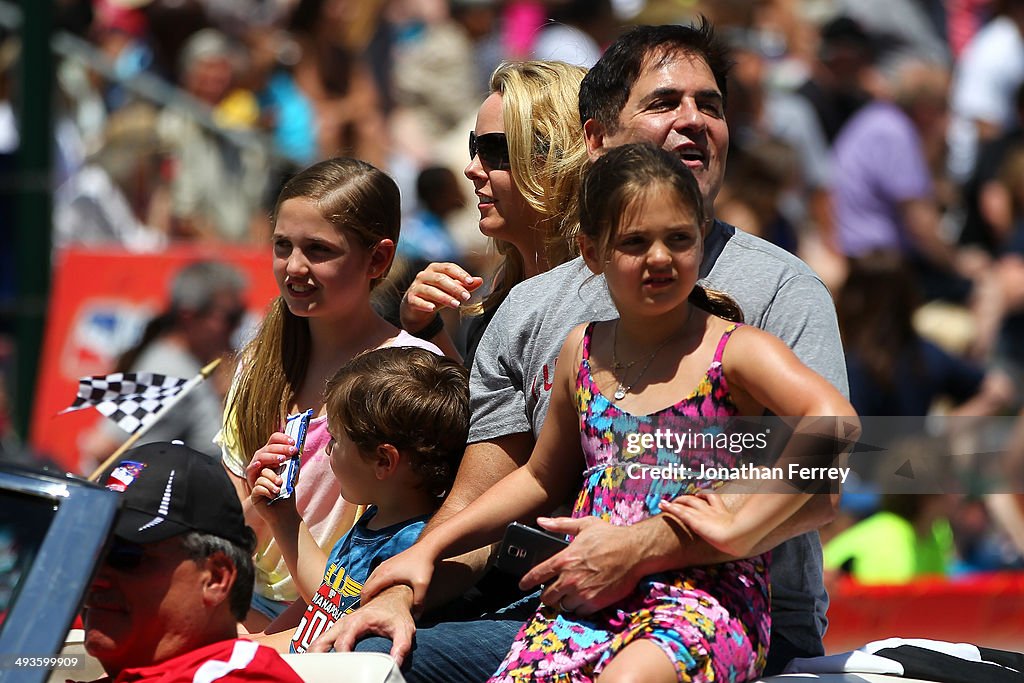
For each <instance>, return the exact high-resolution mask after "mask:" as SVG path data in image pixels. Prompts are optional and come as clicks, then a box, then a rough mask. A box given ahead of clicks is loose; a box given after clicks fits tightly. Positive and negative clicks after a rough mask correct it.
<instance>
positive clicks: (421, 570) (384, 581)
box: [359, 542, 437, 616]
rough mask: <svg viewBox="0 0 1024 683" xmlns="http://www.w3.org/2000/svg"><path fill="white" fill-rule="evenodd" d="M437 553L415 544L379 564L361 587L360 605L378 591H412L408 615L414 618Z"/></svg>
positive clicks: (418, 612) (420, 544)
mask: <svg viewBox="0 0 1024 683" xmlns="http://www.w3.org/2000/svg"><path fill="white" fill-rule="evenodd" d="M436 562H437V553H435V552H434V551H433V550H431V549H430V547H429V546H428V545H427V544H425V543H423V542H420V543H417V544H416V545H414V546H412V547H411V548H409V549H408V550H406V551H404V552H402V553H399V554H398V555H395V556H394V557H392V558H390V559H388V560H385V561H384V562H381V563H380V564H379V565H378V566H377V568H376V569H374V570H373V573H372V574H370V577H369V578H368V579H367V580H366V583H364V584H363V589H362V590H361V591H360V594H359V595H360V597H359V600H360V602H362V603H363V604H365V603H367V602H369V601H370V600H373V598H374V597H376V596H377V595H378V594H379V593H380V592H381V591H383V590H385V589H387V588H390V587H392V586H399V585H404V586H409V587H410V588H412V614H413V615H414V616H418V615H419V614H420V612H421V611H422V610H423V601H424V599H425V598H426V595H427V588H428V587H429V586H430V579H431V578H432V577H433V575H434V564H435V563H436Z"/></svg>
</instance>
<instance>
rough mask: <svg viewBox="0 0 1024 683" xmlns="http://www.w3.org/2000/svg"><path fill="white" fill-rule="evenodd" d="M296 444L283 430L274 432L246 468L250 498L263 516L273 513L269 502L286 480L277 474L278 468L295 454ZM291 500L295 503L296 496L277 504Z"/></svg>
mask: <svg viewBox="0 0 1024 683" xmlns="http://www.w3.org/2000/svg"><path fill="white" fill-rule="evenodd" d="M295 453H296V450H295V444H294V441H293V440H292V438H291V437H290V436H288V435H286V434H284V433H283V432H274V433H273V434H271V435H270V439H269V440H267V445H266V446H264V447H263V448H261V449H259V450H258V451H256V453H255V454H254V455H253V456H252V461H251V462H250V463H249V465H248V466H247V467H246V468H245V479H246V481H247V482H248V483H249V489H250V493H249V500H250V501H251V502H252V505H253V507H254V508H255V509H256V511H257V512H258V513H259V514H260V516H262V517H270V516H272V515H273V512H272V511H273V509H274V508H271V507H268V505H267V503H269V502H270V501H271V500H273V499H274V497H275V496H277V494H278V493H280V492H281V486H283V484H284V482H283V480H282V479H281V477H280V476H278V474H277V469H278V468H279V467H280V466H281V464H282V463H284V461H286V460H288V458H290V457H292V456H293V455H295ZM285 502H290V503H291V505H292V506H294V505H295V498H294V496H293V497H292V498H289V499H285V500H284V501H280V502H278V503H277V505H283V504H284V503H285Z"/></svg>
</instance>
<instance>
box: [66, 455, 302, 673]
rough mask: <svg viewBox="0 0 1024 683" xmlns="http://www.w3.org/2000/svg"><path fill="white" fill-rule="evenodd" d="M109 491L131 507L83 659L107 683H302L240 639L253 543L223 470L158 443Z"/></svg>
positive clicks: (110, 479)
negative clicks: (93, 663) (88, 658)
mask: <svg viewBox="0 0 1024 683" xmlns="http://www.w3.org/2000/svg"><path fill="white" fill-rule="evenodd" d="M100 481H101V482H104V483H105V484H106V486H107V488H109V489H111V490H114V491H119V492H121V494H122V495H123V496H124V499H125V500H124V505H123V507H122V510H121V515H120V517H119V518H118V521H117V524H116V526H115V528H114V537H113V541H112V544H111V547H110V549H109V551H108V552H107V556H106V559H105V560H104V563H103V565H102V566H101V567H100V569H99V571H98V572H97V575H96V579H95V580H94V581H93V584H92V586H91V587H90V589H89V592H88V593H87V594H86V597H85V649H86V651H87V652H88V653H89V654H90V655H92V656H93V657H95V658H96V659H98V660H99V662H100V663H101V664H102V665H103V669H104V670H105V671H106V672H107V678H105V679H101V680H104V681H113V682H119V681H132V682H133V683H144V682H145V681H157V680H171V679H172V678H173V680H204V681H243V680H244V681H268V682H269V681H284V682H286V683H301V679H300V678H299V677H298V675H297V674H296V673H295V672H294V671H292V669H291V668H290V667H289V666H288V665H287V664H285V662H284V660H282V659H281V658H280V656H279V655H278V654H277V653H276V652H274V651H273V650H271V649H269V648H266V647H261V646H259V645H257V644H256V643H254V642H252V641H249V640H240V639H238V638H237V634H238V623H239V622H240V621H241V620H243V619H244V618H245V615H246V612H247V611H248V610H249V602H250V600H251V599H252V586H253V577H254V571H253V565H252V551H253V549H254V547H255V544H256V537H255V535H254V534H253V532H252V529H250V528H249V527H247V526H246V525H245V519H244V518H243V516H242V506H241V504H240V503H239V502H238V497H237V496H236V495H235V492H234V487H233V486H232V485H231V482H230V481H228V478H227V475H226V474H225V473H224V470H223V468H222V467H221V466H220V463H217V462H215V461H214V460H212V459H211V458H209V457H207V456H205V455H203V454H202V453H199V452H197V451H194V450H192V449H191V448H188V447H186V446H183V445H180V444H176V443H152V444H147V445H145V446H140V447H138V448H135V449H133V450H130V451H128V452H127V453H125V455H124V458H123V459H122V460H121V461H120V462H118V463H117V464H115V465H113V466H112V467H111V468H110V469H109V470H107V472H105V473H104V474H103V476H102V477H101V478H100Z"/></svg>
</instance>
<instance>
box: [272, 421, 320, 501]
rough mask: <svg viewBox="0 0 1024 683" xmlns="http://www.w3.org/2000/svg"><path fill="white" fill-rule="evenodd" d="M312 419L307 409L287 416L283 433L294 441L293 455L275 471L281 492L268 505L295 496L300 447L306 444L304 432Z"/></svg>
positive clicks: (300, 453)
mask: <svg viewBox="0 0 1024 683" xmlns="http://www.w3.org/2000/svg"><path fill="white" fill-rule="evenodd" d="M311 417H313V410H312V409H309V410H307V411H305V412H303V413H296V414H294V415H289V416H288V419H287V420H285V423H284V433H285V434H287V435H288V436H290V437H292V439H293V440H294V441H295V455H293V456H292V457H290V458H288V460H287V461H286V462H285V463H284V464H283V465H281V467H280V468H279V469H278V470H277V473H278V475H280V477H281V478H282V479H283V480H284V481H283V482H282V483H281V492H280V493H278V494H277V495H276V496H274V498H273V499H272V500H271V501H270V503H268V504H269V505H273V504H274V503H276V502H277V501H279V500H283V499H285V498H291V497H292V496H293V495H294V494H295V482H296V481H297V480H298V478H299V456H301V455H302V447H303V446H304V445H305V444H306V430H307V429H308V428H309V420H310V418H311Z"/></svg>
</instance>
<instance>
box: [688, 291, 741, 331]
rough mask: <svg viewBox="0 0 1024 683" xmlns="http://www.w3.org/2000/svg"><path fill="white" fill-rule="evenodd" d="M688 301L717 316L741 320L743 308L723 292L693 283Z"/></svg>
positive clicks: (738, 321) (736, 320) (734, 320)
mask: <svg viewBox="0 0 1024 683" xmlns="http://www.w3.org/2000/svg"><path fill="white" fill-rule="evenodd" d="M688 301H689V302H690V303H691V304H693V305H694V306H696V307H697V308H700V309H703V310H705V311H707V312H708V313H710V314H711V315H717V316H718V317H719V318H723V319H725V320H730V321H732V322H734V323H741V322H743V310H742V309H741V308H740V305H739V304H737V303H736V302H735V301H734V300H733V298H732V297H731V296H729V295H728V294H726V293H725V292H719V291H718V290H716V289H708V288H707V287H704V286H702V285H694V286H693V291H692V292H690V297H689V299H688Z"/></svg>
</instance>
